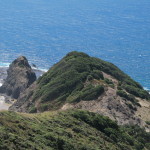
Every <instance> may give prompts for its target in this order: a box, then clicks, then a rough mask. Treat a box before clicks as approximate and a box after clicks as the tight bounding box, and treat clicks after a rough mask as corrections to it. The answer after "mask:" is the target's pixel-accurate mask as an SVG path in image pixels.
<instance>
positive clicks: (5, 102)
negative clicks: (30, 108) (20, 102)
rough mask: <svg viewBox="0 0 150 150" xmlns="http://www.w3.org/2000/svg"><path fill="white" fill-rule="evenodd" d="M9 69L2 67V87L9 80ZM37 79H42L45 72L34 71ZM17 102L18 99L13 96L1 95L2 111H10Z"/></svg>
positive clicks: (0, 76) (0, 107) (0, 72)
mask: <svg viewBox="0 0 150 150" xmlns="http://www.w3.org/2000/svg"><path fill="white" fill-rule="evenodd" d="M8 69H9V68H8V67H0V87H2V85H3V84H4V82H5V80H6V78H7V70H8ZM33 71H34V72H35V74H36V76H37V78H38V77H40V76H41V75H42V74H43V73H44V71H42V70H39V69H36V68H35V69H33ZM15 101H16V99H14V98H12V97H11V96H7V95H6V94H5V93H0V110H8V108H9V107H10V106H11V105H12V104H13V103H14V102H15Z"/></svg>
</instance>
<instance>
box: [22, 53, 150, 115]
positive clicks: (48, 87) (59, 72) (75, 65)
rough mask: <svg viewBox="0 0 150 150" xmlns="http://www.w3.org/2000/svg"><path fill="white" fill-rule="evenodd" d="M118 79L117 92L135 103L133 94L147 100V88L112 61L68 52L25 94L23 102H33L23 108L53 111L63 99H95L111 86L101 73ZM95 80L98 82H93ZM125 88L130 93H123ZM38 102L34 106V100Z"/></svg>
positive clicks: (76, 100)
mask: <svg viewBox="0 0 150 150" xmlns="http://www.w3.org/2000/svg"><path fill="white" fill-rule="evenodd" d="M102 72H104V73H107V74H108V75H111V76H112V77H114V78H115V79H117V80H118V85H117V88H118V92H117V94H118V95H120V96H122V97H124V98H125V99H128V100H130V101H131V102H133V103H134V104H135V103H136V100H135V98H134V97H135V96H136V97H140V98H142V99H147V100H148V99H150V95H149V93H148V92H147V91H145V90H143V88H142V86H141V85H140V84H139V83H137V82H135V81H134V80H132V79H131V78H130V77H129V76H128V75H126V74H125V73H123V72H122V71H121V70H120V69H119V68H117V67H116V66H115V65H113V64H112V63H109V62H106V61H103V60H101V59H98V58H94V57H90V56H88V55H87V54H85V53H81V52H71V53H69V54H67V55H66V56H65V57H64V58H63V59H62V60H61V61H60V62H58V63H57V64H55V65H54V66H53V67H52V68H50V70H49V71H48V72H47V73H45V74H44V75H43V76H42V77H40V78H39V80H38V81H37V86H36V88H35V89H32V90H31V91H30V92H29V93H28V94H27V95H25V96H24V97H23V98H22V99H21V100H22V101H28V100H30V101H32V103H33V104H34V105H31V104H29V105H28V107H27V108H26V109H27V110H28V112H36V111H37V110H38V111H40V112H43V111H45V110H56V109H58V108H60V107H61V106H62V105H63V104H65V103H66V102H68V103H76V102H79V101H81V100H85V101H89V100H94V99H97V98H98V97H99V96H100V95H101V94H103V93H104V92H105V89H107V87H109V86H110V87H112V88H113V87H114V84H113V82H112V81H111V80H109V79H107V78H104V76H103V73H102ZM92 81H96V82H97V83H98V84H93V83H92ZM124 91H127V92H128V93H129V94H126V93H125V92H124ZM36 102H37V103H38V105H36V106H35V103H36Z"/></svg>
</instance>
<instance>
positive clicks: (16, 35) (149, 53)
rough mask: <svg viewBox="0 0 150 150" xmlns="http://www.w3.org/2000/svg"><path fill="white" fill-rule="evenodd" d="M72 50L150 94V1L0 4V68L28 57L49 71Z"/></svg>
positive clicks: (13, 0)
mask: <svg viewBox="0 0 150 150" xmlns="http://www.w3.org/2000/svg"><path fill="white" fill-rule="evenodd" d="M73 50H76V51H82V52H85V53H87V54H89V55H91V56H94V57H98V58H101V59H104V60H106V61H109V62H112V63H114V64H115V65H117V66H118V67H119V68H121V69H122V70H123V71H124V72H126V73H127V74H129V75H130V76H131V77H132V78H133V79H135V80H136V81H138V82H139V83H140V84H142V85H143V87H146V88H148V89H150V0H0V66H3V67H4V66H8V63H10V62H12V61H13V60H14V59H15V58H16V57H18V56H20V55H24V56H26V57H27V58H28V59H29V62H30V63H31V64H32V63H33V64H35V65H36V66H38V67H39V68H42V69H48V68H50V67H51V66H52V65H53V64H55V63H56V62H58V61H59V60H60V59H61V58H62V57H63V56H64V55H66V54H67V53H68V52H70V51H73Z"/></svg>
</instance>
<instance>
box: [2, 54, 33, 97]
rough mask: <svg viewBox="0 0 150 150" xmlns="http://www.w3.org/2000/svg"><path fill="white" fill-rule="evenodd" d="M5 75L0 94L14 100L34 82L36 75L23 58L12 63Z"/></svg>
mask: <svg viewBox="0 0 150 150" xmlns="http://www.w3.org/2000/svg"><path fill="white" fill-rule="evenodd" d="M7 74H8V75H7V78H6V80H5V82H4V84H3V85H2V87H0V93H5V94H6V95H8V96H11V97H12V98H15V99H17V98H18V97H19V95H20V93H21V92H23V91H24V90H25V89H26V88H28V87H29V86H30V85H31V84H32V83H33V82H34V81H35V80H36V75H35V73H34V72H33V70H32V69H31V66H30V65H29V63H28V60H27V59H26V58H25V57H24V56H21V57H19V58H17V59H16V60H14V61H13V62H12V64H11V65H10V66H9V69H8V71H7Z"/></svg>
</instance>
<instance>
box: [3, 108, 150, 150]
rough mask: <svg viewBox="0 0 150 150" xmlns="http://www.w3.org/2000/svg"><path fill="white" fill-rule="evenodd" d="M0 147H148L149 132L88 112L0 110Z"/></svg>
mask: <svg viewBox="0 0 150 150" xmlns="http://www.w3.org/2000/svg"><path fill="white" fill-rule="evenodd" d="M0 124H1V126H0V149H1V150H12V149H16V150H27V149H30V150H41V149H44V150H149V148H150V144H149V143H150V133H147V132H145V130H144V129H141V128H140V127H138V126H118V125H117V123H116V122H114V121H112V120H110V119H108V117H104V116H101V115H98V114H95V113H92V112H87V111H83V110H69V111H63V112H59V113H58V112H45V113H38V114H19V113H15V112H0Z"/></svg>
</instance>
